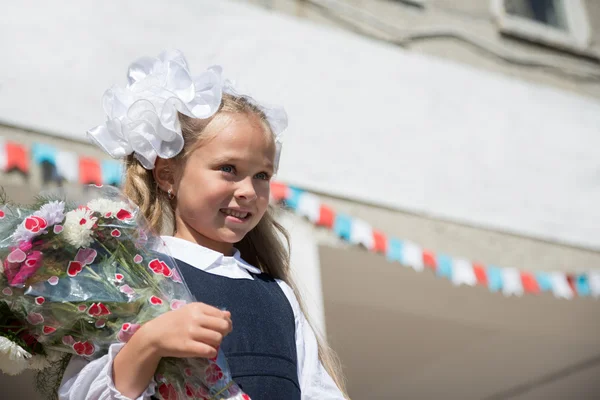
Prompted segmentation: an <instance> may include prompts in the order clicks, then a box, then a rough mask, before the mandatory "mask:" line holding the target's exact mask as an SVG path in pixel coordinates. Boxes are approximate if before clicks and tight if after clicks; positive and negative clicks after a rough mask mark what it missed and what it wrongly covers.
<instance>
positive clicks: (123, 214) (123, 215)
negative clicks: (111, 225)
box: [117, 209, 133, 221]
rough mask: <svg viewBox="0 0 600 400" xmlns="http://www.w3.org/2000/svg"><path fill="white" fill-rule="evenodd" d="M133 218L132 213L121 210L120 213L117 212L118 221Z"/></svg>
mask: <svg viewBox="0 0 600 400" xmlns="http://www.w3.org/2000/svg"><path fill="white" fill-rule="evenodd" d="M131 218H133V215H131V213H130V212H129V211H127V210H123V209H121V210H119V212H117V219H118V220H119V221H125V220H128V219H131Z"/></svg>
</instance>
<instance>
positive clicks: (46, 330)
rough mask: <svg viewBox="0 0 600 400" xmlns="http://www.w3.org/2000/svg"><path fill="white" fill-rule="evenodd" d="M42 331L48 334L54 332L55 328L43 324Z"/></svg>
mask: <svg viewBox="0 0 600 400" xmlns="http://www.w3.org/2000/svg"><path fill="white" fill-rule="evenodd" d="M42 332H44V335H50V334H52V333H54V332H56V328H53V327H51V326H48V325H44V327H43V328H42Z"/></svg>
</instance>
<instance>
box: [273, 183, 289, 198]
mask: <svg viewBox="0 0 600 400" xmlns="http://www.w3.org/2000/svg"><path fill="white" fill-rule="evenodd" d="M271 197H272V198H273V200H275V201H281V200H285V199H287V198H288V197H289V188H288V187H287V185H286V184H284V183H279V182H271Z"/></svg>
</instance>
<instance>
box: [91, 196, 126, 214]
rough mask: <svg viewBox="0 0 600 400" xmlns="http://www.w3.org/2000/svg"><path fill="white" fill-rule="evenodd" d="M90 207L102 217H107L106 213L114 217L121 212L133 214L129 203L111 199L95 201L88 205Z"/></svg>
mask: <svg viewBox="0 0 600 400" xmlns="http://www.w3.org/2000/svg"><path fill="white" fill-rule="evenodd" d="M88 207H89V208H91V209H92V211H95V212H99V213H100V214H102V215H106V213H112V214H113V215H114V214H116V213H118V212H119V211H120V210H127V211H129V212H131V210H130V207H129V205H128V204H127V203H125V202H123V201H113V200H109V199H94V200H92V201H90V202H89V203H88Z"/></svg>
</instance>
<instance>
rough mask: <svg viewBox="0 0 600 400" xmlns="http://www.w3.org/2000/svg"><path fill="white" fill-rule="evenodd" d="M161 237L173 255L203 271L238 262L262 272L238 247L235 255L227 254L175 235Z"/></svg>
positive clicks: (246, 267) (250, 270)
mask: <svg viewBox="0 0 600 400" xmlns="http://www.w3.org/2000/svg"><path fill="white" fill-rule="evenodd" d="M161 239H162V240H163V243H164V245H165V247H166V249H167V251H168V253H169V255H170V256H171V257H173V258H176V259H178V260H181V261H183V262H184V263H187V264H189V265H191V266H193V267H195V268H198V269H201V270H203V271H208V270H210V269H212V268H216V267H218V266H220V265H232V264H237V265H238V266H239V267H240V268H242V269H245V270H247V271H248V272H251V273H253V274H260V273H261V270H260V269H258V268H256V267H254V266H252V265H250V264H248V263H247V262H246V261H244V260H243V259H242V256H241V254H240V251H239V250H238V249H234V250H235V253H234V254H233V256H225V255H223V253H219V252H218V251H214V250H211V249H209V248H207V247H204V246H201V245H199V244H196V243H192V242H190V241H187V240H185V239H180V238H176V237H173V236H161ZM175 255H176V256H175Z"/></svg>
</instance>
